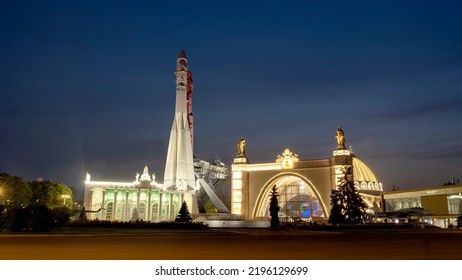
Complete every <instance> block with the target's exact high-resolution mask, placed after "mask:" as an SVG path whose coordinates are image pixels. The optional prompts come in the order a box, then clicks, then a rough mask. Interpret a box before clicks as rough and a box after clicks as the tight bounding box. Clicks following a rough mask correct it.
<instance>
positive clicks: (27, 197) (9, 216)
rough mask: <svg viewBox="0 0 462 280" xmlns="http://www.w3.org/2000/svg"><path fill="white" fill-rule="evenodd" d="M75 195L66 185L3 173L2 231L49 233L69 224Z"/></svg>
mask: <svg viewBox="0 0 462 280" xmlns="http://www.w3.org/2000/svg"><path fill="white" fill-rule="evenodd" d="M74 193H75V192H74V191H73V189H72V188H71V187H68V186H67V185H65V184H63V183H55V182H53V181H51V180H43V179H37V180H35V181H31V182H28V181H25V180H23V179H22V178H21V177H18V176H11V175H9V174H7V173H0V230H3V231H49V230H51V229H53V228H56V227H59V226H62V225H64V224H65V223H67V221H69V218H70V215H71V213H72V212H71V211H70V210H69V209H72V208H73V204H74V200H73V194H74Z"/></svg>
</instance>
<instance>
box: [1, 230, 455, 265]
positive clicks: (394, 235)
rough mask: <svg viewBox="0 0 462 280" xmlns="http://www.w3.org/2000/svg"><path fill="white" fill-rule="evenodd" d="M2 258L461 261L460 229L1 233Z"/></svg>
mask: <svg viewBox="0 0 462 280" xmlns="http://www.w3.org/2000/svg"><path fill="white" fill-rule="evenodd" d="M0 259H3V260H38V259H39V260H159V259H162V260H204V259H217V260H246V259H249V260H257V259H259V260H271V259H273V260H276V259H286V260H293V259H299V260H307V259H313V260H343V259H350V260H369V259H371V260H405V259H408V260H409V259H410V260H426V259H459V260H460V259H462V231H425V230H422V231H381V232H369V231H366V232H363V231H359V232H310V231H293V232H292V231H291V232H278V231H276V232H275V231H270V230H231V231H215V230H211V231H210V232H197V233H189V232H188V233H184V234H182V233H168V232H164V233H162V232H157V233H147V234H146V233H145V234H15V235H12V234H0Z"/></svg>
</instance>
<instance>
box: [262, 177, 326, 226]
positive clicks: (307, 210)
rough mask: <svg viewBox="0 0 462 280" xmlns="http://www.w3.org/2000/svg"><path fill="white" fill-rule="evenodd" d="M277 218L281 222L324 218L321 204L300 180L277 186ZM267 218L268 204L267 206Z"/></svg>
mask: <svg viewBox="0 0 462 280" xmlns="http://www.w3.org/2000/svg"><path fill="white" fill-rule="evenodd" d="M278 190H279V197H278V201H279V207H281V210H280V211H279V216H280V218H281V221H294V220H300V219H301V220H311V219H312V218H313V217H324V212H323V211H322V207H321V203H320V202H319V201H318V199H317V197H316V195H315V194H314V193H313V191H312V190H311V188H309V187H307V186H305V185H304V184H303V182H302V181H301V180H298V181H293V182H291V183H289V184H287V185H282V186H278ZM267 213H268V214H267V215H268V216H269V203H268V204H267Z"/></svg>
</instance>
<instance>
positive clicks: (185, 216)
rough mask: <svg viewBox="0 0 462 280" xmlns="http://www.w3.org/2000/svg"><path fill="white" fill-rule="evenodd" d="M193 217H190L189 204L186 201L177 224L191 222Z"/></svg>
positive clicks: (177, 218)
mask: <svg viewBox="0 0 462 280" xmlns="http://www.w3.org/2000/svg"><path fill="white" fill-rule="evenodd" d="M191 221H192V219H191V216H190V215H189V211H188V204H186V201H183V204H181V208H180V211H178V215H177V216H176V219H175V222H191Z"/></svg>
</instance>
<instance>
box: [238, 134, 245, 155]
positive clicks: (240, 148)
mask: <svg viewBox="0 0 462 280" xmlns="http://www.w3.org/2000/svg"><path fill="white" fill-rule="evenodd" d="M237 157H246V155H245V139H244V138H241V139H239V142H238V143H237Z"/></svg>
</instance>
